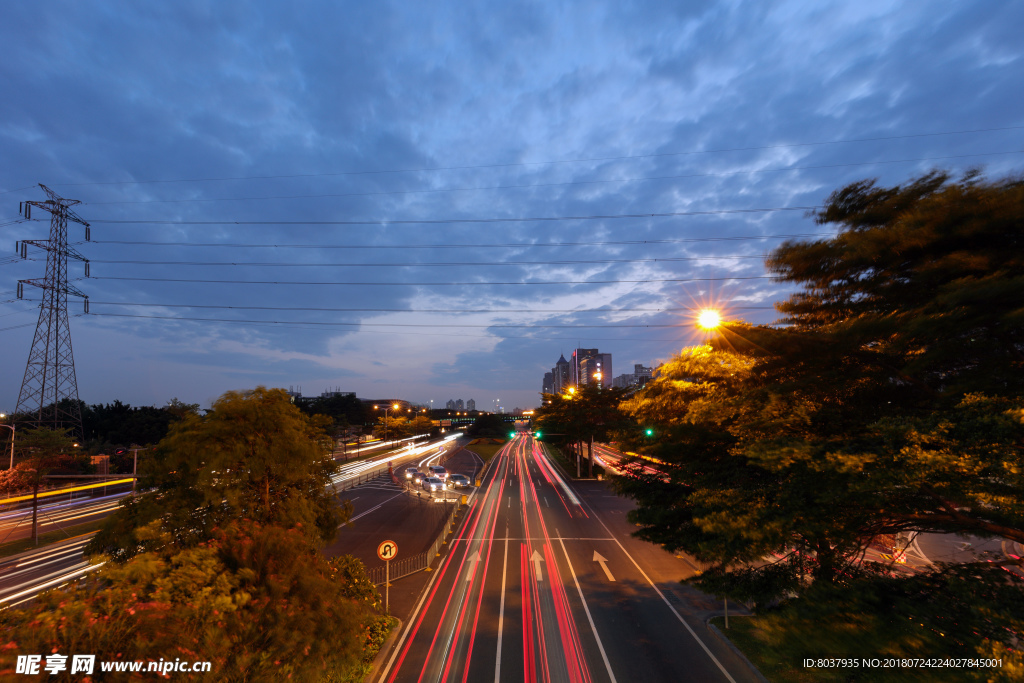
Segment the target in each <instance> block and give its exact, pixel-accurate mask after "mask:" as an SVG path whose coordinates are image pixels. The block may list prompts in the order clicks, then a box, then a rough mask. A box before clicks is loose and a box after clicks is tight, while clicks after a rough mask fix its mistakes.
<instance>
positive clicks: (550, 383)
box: [541, 372, 555, 394]
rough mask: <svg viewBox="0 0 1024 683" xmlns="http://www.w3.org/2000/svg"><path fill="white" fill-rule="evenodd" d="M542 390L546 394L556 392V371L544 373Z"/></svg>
mask: <svg viewBox="0 0 1024 683" xmlns="http://www.w3.org/2000/svg"><path fill="white" fill-rule="evenodd" d="M542 386H543V388H542V389H541V391H542V392H544V393H545V394H553V393H554V392H555V373H554V372H545V373H544V384H543V385H542Z"/></svg>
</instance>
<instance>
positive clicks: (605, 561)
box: [594, 550, 615, 581]
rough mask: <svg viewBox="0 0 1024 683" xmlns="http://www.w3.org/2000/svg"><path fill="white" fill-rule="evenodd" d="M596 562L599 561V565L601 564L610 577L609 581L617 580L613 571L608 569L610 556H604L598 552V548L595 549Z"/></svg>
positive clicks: (606, 574) (605, 573)
mask: <svg viewBox="0 0 1024 683" xmlns="http://www.w3.org/2000/svg"><path fill="white" fill-rule="evenodd" d="M594 562H597V563H598V564H599V565H601V569H603V570H604V575H605V576H607V577H608V580H609V581H614V580H615V577H614V576H612V573H611V572H610V571H609V570H608V558H606V557H602V556H601V553H599V552H597V551H596V550H595V551H594Z"/></svg>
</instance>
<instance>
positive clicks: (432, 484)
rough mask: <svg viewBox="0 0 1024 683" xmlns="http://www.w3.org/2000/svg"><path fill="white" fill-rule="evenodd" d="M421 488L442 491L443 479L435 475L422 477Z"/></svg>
mask: <svg viewBox="0 0 1024 683" xmlns="http://www.w3.org/2000/svg"><path fill="white" fill-rule="evenodd" d="M423 488H424V489H425V490H427V491H443V490H444V481H442V480H441V479H438V478H437V477H424V478H423Z"/></svg>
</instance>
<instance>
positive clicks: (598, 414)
mask: <svg viewBox="0 0 1024 683" xmlns="http://www.w3.org/2000/svg"><path fill="white" fill-rule="evenodd" d="M627 391H628V390H627V389H621V388H608V387H600V386H598V385H596V384H588V385H584V386H581V387H576V388H575V391H573V392H570V393H565V394H542V395H541V396H542V399H543V401H542V404H543V405H542V406H541V407H540V408H538V409H537V410H536V412H535V414H534V421H533V423H534V427H535V428H536V429H537V431H539V432H541V434H542V437H543V438H544V439H545V440H548V439H550V440H551V441H554V442H556V443H566V442H575V441H589V440H590V439H591V438H593V439H594V440H596V441H607V440H608V439H609V437H610V435H611V434H612V433H614V432H617V431H619V430H621V429H625V428H628V427H629V426H630V425H632V421H629V420H624V419H623V414H622V413H621V412H620V411H619V409H618V407H619V403H621V402H622V400H623V398H624V397H625V395H626V393H627ZM549 435H550V436H549Z"/></svg>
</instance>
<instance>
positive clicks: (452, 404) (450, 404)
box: [444, 398, 455, 410]
mask: <svg viewBox="0 0 1024 683" xmlns="http://www.w3.org/2000/svg"><path fill="white" fill-rule="evenodd" d="M444 407H445V409H446V410H455V399H453V398H450V399H448V402H447V403H445V404H444Z"/></svg>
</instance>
